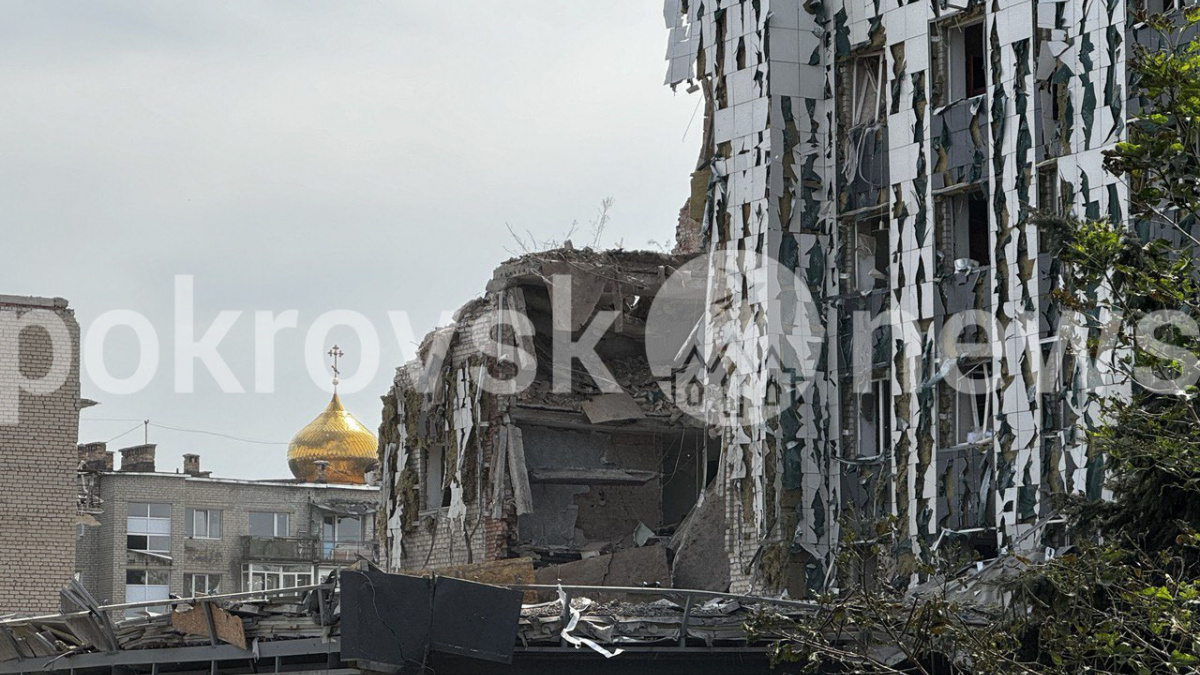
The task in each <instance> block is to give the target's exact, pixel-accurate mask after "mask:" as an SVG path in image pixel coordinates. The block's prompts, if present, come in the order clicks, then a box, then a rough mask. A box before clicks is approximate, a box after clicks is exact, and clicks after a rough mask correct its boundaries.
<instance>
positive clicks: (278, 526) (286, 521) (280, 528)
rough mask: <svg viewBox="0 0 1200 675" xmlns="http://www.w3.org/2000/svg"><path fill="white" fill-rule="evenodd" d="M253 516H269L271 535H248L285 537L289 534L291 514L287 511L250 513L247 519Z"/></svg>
mask: <svg viewBox="0 0 1200 675" xmlns="http://www.w3.org/2000/svg"><path fill="white" fill-rule="evenodd" d="M255 515H269V516H271V521H272V534H254V533H253V532H251V533H250V534H251V535H252V536H255V537H287V536H289V535H290V532H291V524H292V519H291V516H292V514H290V513H288V512H287V511H251V512H250V515H249V516H248V518H252V517H254V516H255Z"/></svg>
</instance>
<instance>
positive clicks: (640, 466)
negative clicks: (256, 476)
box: [379, 248, 726, 586]
mask: <svg viewBox="0 0 1200 675" xmlns="http://www.w3.org/2000/svg"><path fill="white" fill-rule="evenodd" d="M689 257H690V256H686V255H682V256H674V255H665V254H657V253H646V252H623V251H612V252H604V253H600V252H593V251H590V250H583V251H575V250H571V249H570V248H567V249H560V250H556V251H549V252H546V253H536V254H529V255H526V256H523V257H520V258H517V259H514V260H511V261H509V262H507V263H505V264H503V265H501V266H500V267H499V268H497V269H496V271H495V275H494V277H493V278H492V280H491V282H490V283H489V284H488V288H487V292H486V293H485V295H484V296H483V297H481V298H479V299H477V300H475V301H472V302H470V303H468V304H467V305H466V306H464V307H463V308H462V309H460V310H459V312H458V313H457V315H456V316H455V322H454V323H453V324H451V325H449V326H446V327H445V328H442V329H439V330H437V331H435V332H433V333H431V334H430V335H429V336H428V337H426V339H425V341H424V342H423V344H422V345H421V350H420V358H418V359H417V360H415V361H413V362H412V363H410V364H408V365H406V366H404V367H401V368H400V369H398V371H397V375H396V381H395V386H394V387H393V389H392V391H391V392H390V393H389V394H388V395H387V396H386V397H385V398H384V410H383V422H382V425H381V427H380V429H381V434H382V436H381V438H380V445H381V448H383V455H382V463H383V481H382V483H383V484H382V491H383V493H382V504H383V509H381V512H380V518H381V520H382V521H383V522H381V523H380V525H379V527H380V531H381V532H386V535H385V542H384V544H385V545H384V548H385V559H386V561H387V565H388V567H389V568H390V569H393V570H411V569H422V568H444V567H447V566H461V565H471V564H478V563H486V562H490V561H495V560H501V559H508V558H518V559H529V560H530V561H532V563H531V565H532V566H536V567H537V568H538V569H537V571H536V576H531V575H534V574H535V573H534V572H533V570H532V569H531V568H529V569H527V572H526V576H527V577H530V578H525V579H523V581H524V582H526V583H530V582H532V581H535V580H539V581H547V582H551V583H553V582H555V581H557V580H559V579H565V580H569V581H572V582H574V583H584V584H588V583H595V584H607V585H626V584H634V583H643V582H644V583H658V584H662V585H669V584H671V583H672V576H674V577H675V583H681V584H683V585H687V586H693V585H694V586H714V585H715V586H722V585H724V584H725V583H726V581H724V580H722V579H717V580H710V579H705V578H703V576H704V575H706V574H710V573H711V570H710V569H709V567H708V566H706V565H704V564H703V562H704V561H702V560H701V558H702V557H703V556H707V555H708V552H707V551H705V550H703V548H704V547H703V546H701V545H695V546H692V547H691V549H692V556H691V557H689V556H688V555H687V553H686V551H685V552H679V553H677V554H676V555H675V556H674V561H673V562H674V565H673V570H672V568H671V567H669V566H668V554H667V550H666V546H665V542H666V539H667V538H668V535H669V534H671V533H673V532H674V531H675V530H676V529H677V528H678V526H679V525H680V524H681V523H682V522H683V520H684V518H685V516H687V514H688V513H689V511H691V510H692V507H693V506H694V505H695V504H696V502H697V499H698V498H699V496H700V494H701V493H702V491H703V490H704V488H705V485H706V483H707V482H710V481H711V480H712V479H713V477H714V476H715V468H714V467H715V465H716V463H717V460H718V458H719V444H718V442H717V439H716V438H715V437H713V436H712V435H710V434H709V433H708V431H707V430H706V429H705V428H704V425H703V424H701V423H699V422H697V421H695V420H694V419H693V418H691V417H689V416H687V415H684V414H683V413H682V412H681V411H680V410H679V409H678V408H677V407H676V406H675V405H674V403H673V402H672V400H671V399H670V397H668V396H666V395H664V393H663V391H662V390H661V389H660V387H659V385H658V383H657V382H656V379H655V377H654V375H653V374H652V373H651V371H650V368H649V365H648V363H647V357H646V350H645V346H644V341H645V331H646V319H647V313H648V311H649V307H650V305H651V302H652V300H653V299H654V297H655V294H656V292H657V291H658V290H659V289H660V288H661V287H662V285H663V283H664V280H665V279H666V278H667V277H668V276H670V275H671V273H672V272H673V271H674V270H675V269H677V268H678V267H679V266H680V265H682V264H683V263H684V262H686V261H687V259H688V258H689ZM555 307H557V308H558V309H559V310H560V311H557V312H556V311H553V310H554V308H555ZM556 336H557V337H560V338H562V342H563V343H565V342H568V341H571V342H572V343H575V344H576V345H577V346H578V347H580V349H579V355H578V358H576V359H572V357H571V356H570V355H569V354H568V355H566V356H565V358H564V351H565V349H564V348H563V347H562V346H561V345H560V344H559V343H556V341H555V337H556ZM498 345H499V349H501V350H504V349H507V350H510V351H513V352H515V353H519V354H520V355H523V356H522V357H519V358H516V359H515V360H514V359H508V360H506V359H505V358H504V357H505V355H504V354H501V353H498V352H497V346H498ZM556 350H559V351H557V352H556ZM555 353H558V354H559V356H558V357H555V356H554V354H555ZM509 356H511V355H509ZM521 358H524V359H525V360H524V361H521ZM556 358H558V359H560V360H558V361H556V360H555V359H556ZM516 362H521V363H522V364H523V365H524V366H528V367H527V368H526V369H525V372H526V373H527V375H526V376H521V375H519V374H515V373H514V372H509V373H505V372H504V371H505V369H506V368H514V369H515V367H514V363H516ZM514 375H515V376H514ZM718 515H720V514H718ZM697 530H700V528H697ZM722 530H723V528H722V527H721V526H720V525H719V524H714V526H713V527H710V528H707V529H706V530H704V531H703V532H701V531H697V532H695V533H693V535H692V536H693V538H694V539H696V540H698V541H701V540H706V539H708V538H711V537H714V536H715V537H717V538H718V539H713V540H711V541H710V542H709V543H712V544H716V545H719V537H720V536H721V535H720V532H721V531H722ZM723 573H724V570H717V574H718V576H723ZM517 576H520V575H519V574H518V575H517Z"/></svg>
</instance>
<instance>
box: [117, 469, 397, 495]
mask: <svg viewBox="0 0 1200 675" xmlns="http://www.w3.org/2000/svg"><path fill="white" fill-rule="evenodd" d="M96 473H99V474H101V475H104V476H141V477H144V478H179V479H182V480H185V481H193V482H198V483H228V484H235V485H259V486H268V487H284V488H306V489H308V488H311V489H317V490H360V491H363V492H378V491H379V486H378V485H348V484H346V483H298V482H293V481H289V480H287V479H273V480H272V479H268V480H251V479H249V478H212V477H208V478H205V477H203V476H192V475H190V474H186V473H170V472H166V471H153V472H152V471H99V472H96Z"/></svg>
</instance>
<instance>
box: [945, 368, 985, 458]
mask: <svg viewBox="0 0 1200 675" xmlns="http://www.w3.org/2000/svg"><path fill="white" fill-rule="evenodd" d="M991 373H992V368H991V364H990V363H987V362H983V363H976V364H974V365H971V366H961V367H960V372H959V373H958V374H957V376H952V377H947V378H946V379H945V380H943V381H942V382H941V384H940V386H941V388H942V392H941V396H940V397H939V399H940V401H941V403H942V405H944V406H945V408H946V409H944V410H943V411H942V413H941V415H939V420H940V423H941V427H942V429H941V431H942V433H941V439H942V447H945V448H949V447H959V446H965V445H984V444H986V443H988V442H989V441H990V440H991V439H992V433H993V430H992V426H993V424H992V418H993V416H994V415H993V412H992V398H993V397H992V396H991Z"/></svg>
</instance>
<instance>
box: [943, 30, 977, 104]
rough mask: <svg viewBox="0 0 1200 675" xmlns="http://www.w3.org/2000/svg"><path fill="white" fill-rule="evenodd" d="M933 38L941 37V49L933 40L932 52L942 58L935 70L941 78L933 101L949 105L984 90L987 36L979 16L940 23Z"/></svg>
mask: <svg viewBox="0 0 1200 675" xmlns="http://www.w3.org/2000/svg"><path fill="white" fill-rule="evenodd" d="M934 39H935V40H940V41H941V45H940V49H939V48H938V47H937V46H936V43H935V47H934V53H935V54H937V56H938V60H939V61H941V64H940V67H939V68H938V70H939V71H940V72H941V74H942V79H943V81H942V83H941V87H940V88H939V89H938V91H939V92H940V94H941V96H939V97H938V100H936V101H935V104H937V105H948V104H950V103H954V102H956V101H961V100H963V99H967V98H972V97H974V96H979V95H980V94H983V93H984V92H985V91H987V64H986V54H987V49H986V47H987V40H986V38H985V33H984V23H983V21H982V19H981V20H978V21H974V22H972V23H968V24H961V25H952V24H951V25H943V27H942V28H941V31H940V36H939V37H935V38H934Z"/></svg>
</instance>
